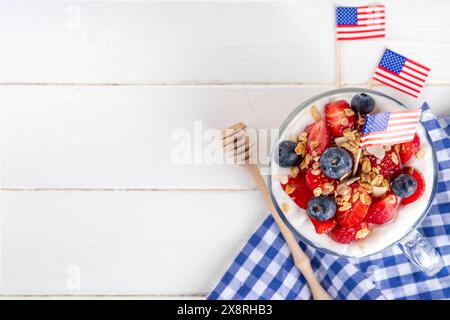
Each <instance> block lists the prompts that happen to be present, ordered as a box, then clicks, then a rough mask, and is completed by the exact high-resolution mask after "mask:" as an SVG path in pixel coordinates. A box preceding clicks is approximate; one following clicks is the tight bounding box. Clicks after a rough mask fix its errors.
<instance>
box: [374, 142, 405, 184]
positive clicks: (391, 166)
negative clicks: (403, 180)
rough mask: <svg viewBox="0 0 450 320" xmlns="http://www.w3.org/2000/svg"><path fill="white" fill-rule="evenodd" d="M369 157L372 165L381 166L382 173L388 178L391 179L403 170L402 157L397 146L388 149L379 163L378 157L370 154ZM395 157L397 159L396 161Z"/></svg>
mask: <svg viewBox="0 0 450 320" xmlns="http://www.w3.org/2000/svg"><path fill="white" fill-rule="evenodd" d="M368 158H369V160H370V164H371V165H372V167H377V166H379V167H380V174H381V175H383V177H385V178H386V179H388V180H391V179H392V178H394V177H395V176H397V175H398V174H399V173H400V172H401V164H400V159H399V156H398V154H397V152H396V151H395V148H391V150H390V151H387V152H386V154H385V156H384V157H383V159H381V162H380V163H379V164H378V163H377V161H378V158H377V157H375V156H373V155H370V156H369V157H368ZM394 159H396V161H395V160H394ZM396 162H397V163H396Z"/></svg>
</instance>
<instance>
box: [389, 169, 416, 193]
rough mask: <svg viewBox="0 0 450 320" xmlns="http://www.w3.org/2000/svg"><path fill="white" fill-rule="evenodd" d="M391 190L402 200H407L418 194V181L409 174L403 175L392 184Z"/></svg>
mask: <svg viewBox="0 0 450 320" xmlns="http://www.w3.org/2000/svg"><path fill="white" fill-rule="evenodd" d="M391 188H392V191H394V193H395V194H396V195H397V196H399V197H400V198H407V197H409V196H410V195H412V194H413V193H414V192H416V189H417V181H416V179H415V178H414V177H412V176H410V175H409V174H401V175H399V176H398V177H397V178H395V179H394V180H393V181H392V182H391Z"/></svg>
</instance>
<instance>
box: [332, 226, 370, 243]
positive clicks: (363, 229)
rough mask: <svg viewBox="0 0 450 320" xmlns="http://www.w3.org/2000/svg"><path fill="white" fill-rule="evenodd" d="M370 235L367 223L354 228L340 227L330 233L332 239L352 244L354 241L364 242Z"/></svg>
mask: <svg viewBox="0 0 450 320" xmlns="http://www.w3.org/2000/svg"><path fill="white" fill-rule="evenodd" d="M369 233H370V229H369V227H368V225H367V223H366V222H361V223H359V224H357V225H355V226H352V227H342V226H338V227H336V228H334V229H333V230H331V231H330V233H329V235H330V237H331V239H333V240H334V241H336V242H339V243H344V244H347V243H350V242H352V241H354V240H362V239H364V238H366V237H367V235H368V234H369Z"/></svg>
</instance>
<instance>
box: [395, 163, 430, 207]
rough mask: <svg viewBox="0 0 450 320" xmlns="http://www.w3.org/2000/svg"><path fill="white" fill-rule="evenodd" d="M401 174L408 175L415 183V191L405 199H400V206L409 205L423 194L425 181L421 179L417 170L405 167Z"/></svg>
mask: <svg viewBox="0 0 450 320" xmlns="http://www.w3.org/2000/svg"><path fill="white" fill-rule="evenodd" d="M403 173H406V174H409V175H410V176H412V177H413V178H414V179H416V181H417V189H416V192H414V193H413V194H412V195H410V196H409V197H407V198H403V199H401V204H403V205H407V204H410V203H412V202H414V201H416V200H417V199H419V198H420V197H421V196H422V195H423V193H424V192H425V179H424V178H423V175H422V174H421V173H420V172H419V171H418V170H417V169H414V168H412V167H405V168H404V169H403Z"/></svg>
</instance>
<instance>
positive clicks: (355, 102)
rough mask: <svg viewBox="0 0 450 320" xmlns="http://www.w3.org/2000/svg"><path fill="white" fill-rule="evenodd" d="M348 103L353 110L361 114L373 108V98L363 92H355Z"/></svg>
mask: <svg viewBox="0 0 450 320" xmlns="http://www.w3.org/2000/svg"><path fill="white" fill-rule="evenodd" d="M350 104H351V105H352V108H353V110H354V111H355V112H359V113H361V114H367V113H370V112H372V110H373V108H375V100H373V98H372V97H371V96H369V95H368V94H366V93H364V92H362V93H358V94H356V95H355V96H354V97H353V98H352V101H351V103H350Z"/></svg>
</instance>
